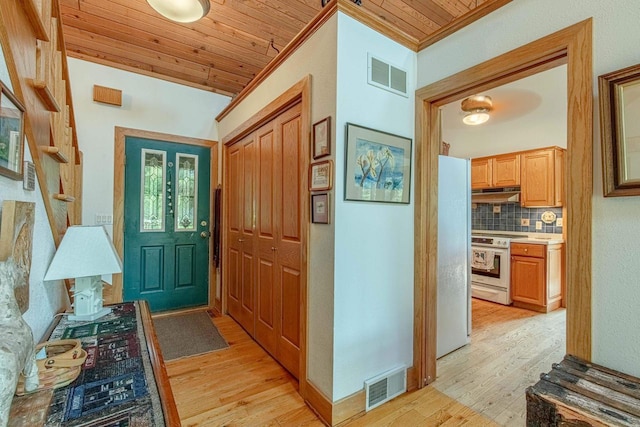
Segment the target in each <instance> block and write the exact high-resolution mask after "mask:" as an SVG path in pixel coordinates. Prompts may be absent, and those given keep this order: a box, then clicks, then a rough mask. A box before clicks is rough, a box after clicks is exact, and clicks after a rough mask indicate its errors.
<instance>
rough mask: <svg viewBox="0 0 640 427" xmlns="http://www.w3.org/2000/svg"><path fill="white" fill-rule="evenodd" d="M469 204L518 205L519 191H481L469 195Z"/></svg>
mask: <svg viewBox="0 0 640 427" xmlns="http://www.w3.org/2000/svg"><path fill="white" fill-rule="evenodd" d="M471 203H520V191H519V190H518V191H513V190H510V191H483V192H481V193H471Z"/></svg>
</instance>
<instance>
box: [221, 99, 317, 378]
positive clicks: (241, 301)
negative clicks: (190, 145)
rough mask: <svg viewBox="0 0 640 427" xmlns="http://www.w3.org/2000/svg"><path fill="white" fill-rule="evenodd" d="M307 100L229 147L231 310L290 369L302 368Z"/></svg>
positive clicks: (229, 272) (228, 191)
mask: <svg viewBox="0 0 640 427" xmlns="http://www.w3.org/2000/svg"><path fill="white" fill-rule="evenodd" d="M300 117H301V105H300V103H298V104H296V105H294V106H292V107H291V108H289V109H287V110H286V111H284V112H282V113H281V114H280V115H278V116H277V117H275V118H274V119H272V120H270V121H269V122H267V123H265V124H264V125H262V126H261V127H260V128H258V129H257V130H256V131H254V132H251V133H249V134H248V135H247V136H245V137H244V138H242V139H240V140H239V141H238V142H236V143H234V144H232V145H231V146H228V147H226V153H225V155H226V168H225V169H226V178H225V182H226V183H228V184H226V185H228V187H227V191H226V192H225V193H226V194H227V195H229V196H228V197H229V199H227V200H228V202H227V203H226V204H225V205H226V218H227V221H225V223H226V226H225V228H226V230H225V231H226V233H225V235H226V245H225V251H226V256H224V257H223V260H226V261H225V262H226V266H225V268H224V269H223V270H227V271H228V276H227V277H228V280H227V304H228V310H229V314H230V315H231V316H232V317H233V318H234V319H236V320H237V321H238V323H240V325H242V327H243V328H244V329H245V330H246V331H247V332H248V333H249V334H250V335H251V336H252V337H253V338H254V339H255V340H256V341H257V342H258V343H259V344H260V345H261V346H262V347H264V348H265V349H266V350H267V351H268V352H269V353H270V354H271V355H272V356H273V357H274V358H275V359H276V360H277V361H278V362H280V363H281V364H282V365H283V366H284V367H285V368H287V370H288V371H289V372H291V374H292V375H293V376H294V377H296V378H298V375H299V368H300V345H301V344H300V343H301V328H300V325H301V322H300V306H301V298H302V295H301V292H302V283H303V279H302V275H303V274H306V273H303V272H301V267H300V266H301V263H302V238H303V237H302V234H301V229H302V228H301V227H302V225H301V222H302V221H303V220H305V221H306V219H303V218H302V217H301V215H300V212H301V204H302V203H306V201H302V200H300V188H302V185H303V181H302V180H303V175H302V174H306V171H301V168H300V167H299V165H300V164H302V163H303V162H302V160H301V154H300V153H301V151H300V145H301V144H302V135H301V132H300V130H301V123H300Z"/></svg>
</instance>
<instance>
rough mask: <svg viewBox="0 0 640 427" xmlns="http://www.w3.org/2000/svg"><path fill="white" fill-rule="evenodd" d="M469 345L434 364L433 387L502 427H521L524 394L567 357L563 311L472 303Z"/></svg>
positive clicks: (564, 314)
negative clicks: (554, 364) (540, 310)
mask: <svg viewBox="0 0 640 427" xmlns="http://www.w3.org/2000/svg"><path fill="white" fill-rule="evenodd" d="M471 318H472V321H473V323H472V325H473V327H472V333H471V344H470V345H468V346H465V347H463V348H461V349H458V350H457V351H454V352H453V353H450V354H448V355H446V356H444V357H442V358H440V359H439V360H438V364H437V371H438V376H437V378H436V381H435V382H434V383H433V386H434V387H435V388H436V389H438V390H439V391H441V392H443V393H444V394H446V395H448V396H450V397H452V398H454V399H456V400H457V401H459V402H460V403H462V404H464V405H466V406H468V407H470V408H471V409H473V410H475V411H477V412H480V413H482V414H483V415H485V416H487V417H489V418H491V419H493V420H494V421H495V422H496V423H498V424H500V425H503V426H524V425H525V416H526V402H525V390H526V388H527V387H529V386H530V385H533V384H535V383H536V382H538V380H539V379H540V374H541V373H542V372H548V371H550V370H551V364H552V363H557V362H560V361H561V360H562V358H563V357H564V355H565V348H566V346H565V337H566V313H565V310H564V309H560V310H556V311H553V312H551V313H547V314H540V313H535V312H532V311H529V310H523V309H518V308H514V307H506V306H503V305H500V304H494V303H490V302H486V301H482V300H476V299H473V304H472V316H471Z"/></svg>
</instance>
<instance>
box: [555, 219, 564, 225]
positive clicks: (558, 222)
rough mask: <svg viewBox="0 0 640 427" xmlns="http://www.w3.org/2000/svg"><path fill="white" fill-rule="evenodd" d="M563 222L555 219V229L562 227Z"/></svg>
mask: <svg viewBox="0 0 640 427" xmlns="http://www.w3.org/2000/svg"><path fill="white" fill-rule="evenodd" d="M562 224H563V221H562V218H558V219H556V227H562Z"/></svg>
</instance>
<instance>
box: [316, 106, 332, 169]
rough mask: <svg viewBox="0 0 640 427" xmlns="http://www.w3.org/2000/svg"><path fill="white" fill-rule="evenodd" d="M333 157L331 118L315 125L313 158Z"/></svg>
mask: <svg viewBox="0 0 640 427" xmlns="http://www.w3.org/2000/svg"><path fill="white" fill-rule="evenodd" d="M329 155H331V116H329V117H325V118H324V119H322V120H320V121H319V122H317V123H314V124H313V158H314V160H315V159H319V158H321V157H325V156H329Z"/></svg>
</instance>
